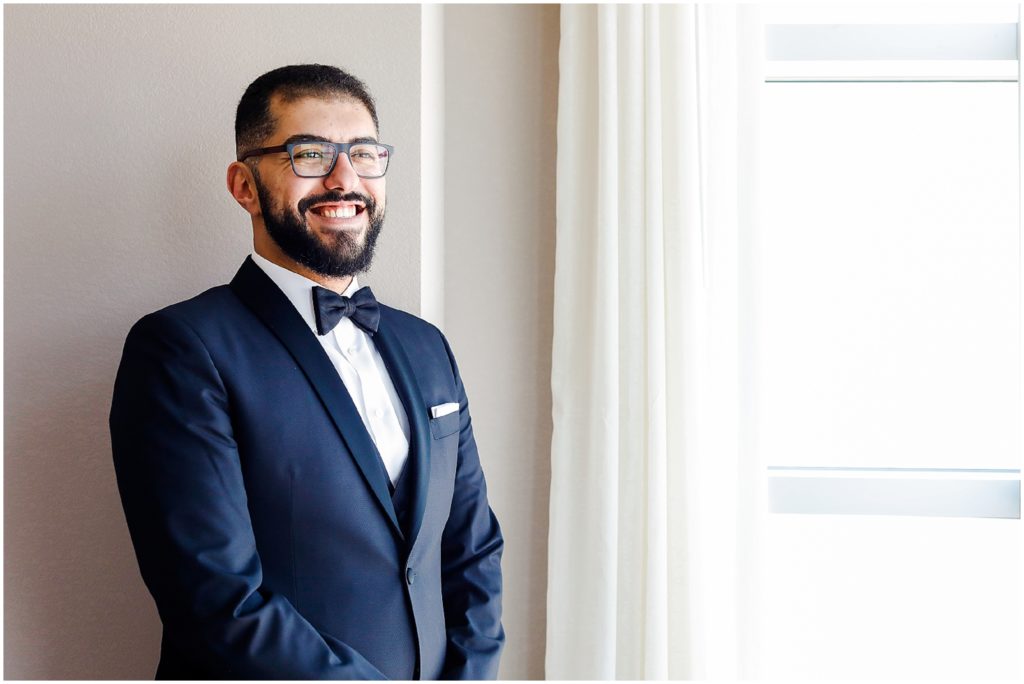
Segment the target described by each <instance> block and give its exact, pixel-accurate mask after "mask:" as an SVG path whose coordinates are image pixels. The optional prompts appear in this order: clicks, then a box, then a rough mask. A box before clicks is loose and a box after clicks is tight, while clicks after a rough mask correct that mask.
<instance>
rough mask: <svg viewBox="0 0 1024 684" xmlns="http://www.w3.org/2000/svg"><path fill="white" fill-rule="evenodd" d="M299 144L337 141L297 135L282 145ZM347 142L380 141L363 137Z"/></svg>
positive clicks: (310, 134)
mask: <svg viewBox="0 0 1024 684" xmlns="http://www.w3.org/2000/svg"><path fill="white" fill-rule="evenodd" d="M298 142H335V141H334V140H331V139H330V138H325V137H323V136H322V135H313V134H312V133H297V134H295V135H292V136H289V137H288V139H287V140H285V141H284V143H282V144H284V145H290V144H291V143H298ZM346 142H348V143H375V142H378V141H377V139H376V138H374V137H372V136H361V137H357V138H352V139H351V140H347V141H346Z"/></svg>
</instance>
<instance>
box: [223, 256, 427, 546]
mask: <svg viewBox="0 0 1024 684" xmlns="http://www.w3.org/2000/svg"><path fill="white" fill-rule="evenodd" d="M231 289H232V290H234V292H235V294H237V295H238V297H239V299H241V300H242V302H244V303H245V305H246V306H248V307H249V308H250V309H252V311H253V312H254V313H255V314H256V315H257V316H259V318H260V320H262V321H263V323H264V324H266V326H267V327H268V328H270V330H271V332H273V333H274V335H275V336H276V337H277V338H278V339H279V340H280V341H281V343H282V344H283V345H284V346H285V347H286V348H287V349H288V351H289V352H290V353H291V355H292V356H293V357H294V358H295V361H296V362H297V363H298V364H299V367H300V368H301V369H302V372H303V373H304V374H305V375H306V378H307V379H308V380H309V383H310V384H311V385H312V386H313V389H314V390H316V393H317V395H318V396H319V397H320V401H322V402H323V404H324V406H325V407H326V408H327V412H328V414H330V416H331V420H332V421H333V422H334V425H335V427H336V428H337V429H338V434H340V435H341V438H342V440H344V442H345V445H346V446H347V447H348V450H349V452H350V453H351V454H352V457H353V458H354V459H355V461H356V465H358V466H359V470H360V471H362V474H363V477H364V478H365V479H366V484H367V485H369V487H370V489H371V490H372V491H373V494H374V496H376V497H377V500H378V501H379V502H380V505H381V507H382V508H383V509H384V512H385V514H386V515H387V516H388V518H389V519H390V520H391V523H392V525H393V526H394V529H395V531H396V532H397V533H398V534H399V536H402V530H401V527H400V526H399V524H398V517H397V516H396V515H395V507H394V504H393V503H392V501H391V494H390V492H389V491H388V483H387V481H386V477H387V474H386V473H385V471H384V469H383V467H382V466H381V460H380V456H379V455H378V453H377V447H376V446H374V444H373V440H372V439H371V438H370V434H369V433H368V432H367V431H366V428H365V426H364V425H363V420H362V418H361V417H360V416H359V411H358V410H357V409H356V407H355V404H353V403H352V397H351V396H350V395H349V393H348V390H347V389H346V388H345V384H344V383H343V382H342V381H341V378H340V377H338V371H337V370H336V369H335V368H334V365H333V364H331V361H330V359H329V358H328V357H327V354H326V353H325V352H324V349H323V347H321V346H320V343H319V342H318V341H317V339H316V337H315V336H314V335H313V334H312V333H311V332H310V330H309V326H307V325H306V322H305V321H303V320H302V316H301V315H299V312H298V311H296V310H295V307H294V306H292V303H291V302H290V301H288V298H287V297H286V296H285V295H284V293H283V292H281V290H280V289H279V288H278V287H277V285H275V284H274V281H272V280H271V279H270V278H269V277H267V275H266V274H265V273H264V272H263V271H262V270H261V269H260V267H259V266H257V265H256V264H255V263H253V260H252V258H251V257H246V259H245V262H244V263H243V264H242V267H241V268H240V269H238V273H237V274H235V277H234V279H233V280H232V281H231ZM403 401H405V397H403ZM421 403H422V401H421Z"/></svg>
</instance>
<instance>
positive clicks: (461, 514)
mask: <svg viewBox="0 0 1024 684" xmlns="http://www.w3.org/2000/svg"><path fill="white" fill-rule="evenodd" d="M442 340H444V338H443V337H442ZM444 344H445V350H446V351H447V352H448V358H449V360H450V361H451V364H452V370H453V372H454V373H455V386H456V391H457V393H458V400H459V461H458V466H457V469H456V471H455V491H454V494H453V496H452V507H451V512H450V514H449V517H448V522H447V523H446V525H445V528H444V533H443V534H442V536H441V591H442V594H443V598H444V616H445V626H446V630H447V633H448V649H447V654H446V657H445V664H444V670H443V672H442V674H441V678H442V679H494V678H496V677H497V674H498V658H499V657H500V655H501V649H502V647H503V646H504V644H505V631H504V629H502V626H501V552H502V548H503V546H504V541H503V540H502V537H501V530H500V529H499V527H498V521H497V520H496V519H495V517H494V513H493V512H492V511H491V508H490V506H489V505H488V504H487V485H486V483H485V482H484V475H483V471H482V470H481V468H480V458H479V456H478V454H477V449H476V440H475V439H474V438H473V427H472V424H471V420H470V416H469V403H468V400H467V399H466V390H465V388H464V387H463V385H462V378H461V377H460V376H459V371H458V367H457V366H456V364H455V358H454V357H453V356H452V352H451V348H449V347H448V342H447V341H446V340H445V341H444Z"/></svg>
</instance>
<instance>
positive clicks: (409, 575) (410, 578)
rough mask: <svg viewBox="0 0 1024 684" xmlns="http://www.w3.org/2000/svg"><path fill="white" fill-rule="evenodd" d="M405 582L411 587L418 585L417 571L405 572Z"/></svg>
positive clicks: (409, 570)
mask: <svg viewBox="0 0 1024 684" xmlns="http://www.w3.org/2000/svg"><path fill="white" fill-rule="evenodd" d="M405 581H406V582H407V583H408V584H409V586H410V587H411V586H412V585H413V584H415V583H416V571H415V570H413V569H412V568H408V569H406V571H405Z"/></svg>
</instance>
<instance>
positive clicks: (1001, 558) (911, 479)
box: [746, 5, 1024, 679]
mask: <svg viewBox="0 0 1024 684" xmlns="http://www.w3.org/2000/svg"><path fill="white" fill-rule="evenodd" d="M764 18H765V22H766V33H765V45H766V57H767V59H768V61H767V80H766V84H765V87H764V90H763V93H762V114H763V118H762V123H763V129H762V138H763V140H764V147H763V149H762V161H763V173H762V176H761V177H762V197H763V199H762V202H763V211H762V219H763V220H762V222H761V224H760V227H759V228H758V234H757V235H754V236H752V238H753V239H752V240H751V246H750V250H751V253H750V263H752V264H753V266H754V268H753V271H752V274H751V276H750V281H749V287H748V288H747V293H746V296H747V297H748V298H749V310H750V311H751V312H752V315H753V322H752V330H753V340H752V341H751V343H750V349H751V356H752V358H751V359H750V363H749V367H750V368H751V369H752V377H751V387H752V388H753V391H752V397H753V401H752V405H753V409H752V411H751V415H752V422H751V425H750V426H749V427H750V428H751V430H752V434H753V435H754V438H753V440H752V441H753V443H754V444H755V445H756V448H757V450H758V452H759V456H760V458H761V459H762V460H763V461H764V462H765V463H767V464H768V465H769V483H770V484H769V492H770V497H771V504H772V510H773V512H774V513H775V515H772V516H771V517H770V519H769V522H768V523H767V525H766V539H767V544H768V545H769V552H768V553H767V554H766V556H765V557H766V571H765V574H764V576H763V578H762V579H763V583H764V584H763V587H762V589H763V594H762V595H763V597H764V603H765V605H764V609H765V610H764V616H765V617H764V620H765V623H764V626H763V629H762V647H763V649H762V655H761V660H762V664H763V672H762V674H763V675H764V676H768V677H779V678H800V677H823V678H829V677H868V678H872V677H879V676H885V677H897V678H903V677H907V678H920V677H926V678H933V677H934V678H939V677H941V678H949V677H953V678H969V679H978V678H985V677H1007V678H1009V677H1015V676H1020V674H1021V672H1020V666H1021V661H1020V651H1019V646H1020V643H1021V638H1022V629H1021V614H1022V607H1024V600H1022V582H1021V580H1020V577H1021V576H1024V564H1022V561H1021V542H1020V540H1021V522H1020V520H1019V517H1020V468H1021V446H1022V445H1021V434H1022V427H1024V426H1022V421H1021V415H1022V414H1021V400H1020V397H1021V358H1022V344H1021V282H1022V274H1021V244H1020V225H1021V223H1020V215H1019V211H1020V187H1021V185H1020V171H1019V169H1020V140H1019V136H1020V130H1021V124H1020V112H1019V109H1020V107H1019V103H1020V90H1019V84H1018V59H1017V51H1018V48H1017V35H1018V16H1017V8H1016V6H1004V7H1002V8H1000V7H995V8H993V7H982V8H971V7H965V8H955V7H944V8H941V9H939V8H932V7H927V6H921V5H914V6H904V7H902V8H895V9H885V8H879V7H878V6H875V7H870V6H868V7H863V8H860V7H858V8H842V7H839V8H837V7H795V6H787V7H782V6H766V7H765V8H764ZM792 514H800V515H792ZM823 514H824V515H823Z"/></svg>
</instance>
